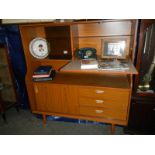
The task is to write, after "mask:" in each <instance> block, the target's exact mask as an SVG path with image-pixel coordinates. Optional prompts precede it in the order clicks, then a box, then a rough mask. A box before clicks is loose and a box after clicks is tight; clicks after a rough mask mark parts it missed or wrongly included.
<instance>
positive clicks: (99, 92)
mask: <svg viewBox="0 0 155 155" xmlns="http://www.w3.org/2000/svg"><path fill="white" fill-rule="evenodd" d="M103 93H104V91H103V90H96V94H103Z"/></svg>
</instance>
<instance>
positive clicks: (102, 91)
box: [78, 87, 129, 101]
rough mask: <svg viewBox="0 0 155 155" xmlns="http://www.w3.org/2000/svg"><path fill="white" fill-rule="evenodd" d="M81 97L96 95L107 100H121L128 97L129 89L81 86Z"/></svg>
mask: <svg viewBox="0 0 155 155" xmlns="http://www.w3.org/2000/svg"><path fill="white" fill-rule="evenodd" d="M78 91H79V96H80V97H95V98H103V99H106V100H109V101H110V100H117V101H120V100H122V99H123V98H124V97H125V98H128V96H129V90H128V89H127V90H124V89H119V88H105V87H79V89H78Z"/></svg>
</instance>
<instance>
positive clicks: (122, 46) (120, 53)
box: [101, 37, 130, 59]
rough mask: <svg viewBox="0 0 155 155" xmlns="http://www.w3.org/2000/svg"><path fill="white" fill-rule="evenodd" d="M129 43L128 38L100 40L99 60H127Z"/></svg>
mask: <svg viewBox="0 0 155 155" xmlns="http://www.w3.org/2000/svg"><path fill="white" fill-rule="evenodd" d="M129 43H130V41H129V38H128V37H111V38H104V39H101V58H117V59H127V57H128V56H129Z"/></svg>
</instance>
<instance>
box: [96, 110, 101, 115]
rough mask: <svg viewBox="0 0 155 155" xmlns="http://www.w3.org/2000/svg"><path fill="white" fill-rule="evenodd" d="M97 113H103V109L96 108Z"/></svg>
mask: <svg viewBox="0 0 155 155" xmlns="http://www.w3.org/2000/svg"><path fill="white" fill-rule="evenodd" d="M95 112H96V113H98V114H101V113H103V110H95Z"/></svg>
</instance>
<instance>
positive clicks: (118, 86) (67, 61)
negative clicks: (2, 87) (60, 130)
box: [20, 20, 138, 132]
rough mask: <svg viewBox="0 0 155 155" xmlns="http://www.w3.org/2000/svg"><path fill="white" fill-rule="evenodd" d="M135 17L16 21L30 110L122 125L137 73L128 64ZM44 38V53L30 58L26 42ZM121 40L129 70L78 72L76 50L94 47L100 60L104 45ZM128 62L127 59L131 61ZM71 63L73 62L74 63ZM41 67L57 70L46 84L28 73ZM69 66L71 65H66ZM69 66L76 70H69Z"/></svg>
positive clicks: (131, 48) (126, 121)
mask: <svg viewBox="0 0 155 155" xmlns="http://www.w3.org/2000/svg"><path fill="white" fill-rule="evenodd" d="M137 23H138V21H137V20H95V21H84V22H64V23H58V22H52V23H38V24H37V23H34V24H23V25H20V32H21V37H22V42H23V47H24V53H25V57H26V63H27V74H26V84H27V91H28V96H29V102H30V106H31V110H32V112H33V113H37V114H42V115H43V118H44V122H45V121H46V115H56V116H64V117H71V118H78V119H87V120H94V121H100V122H106V123H111V124H112V132H114V125H115V124H119V125H127V123H128V114H129V109H130V98H131V92H132V75H133V74H137V71H136V70H135V68H134V66H133V65H132V62H133V60H134V53H135V46H136V39H135V38H136V32H137V25H138V24H137ZM37 37H41V38H45V39H46V40H47V42H48V49H49V55H48V57H46V58H45V59H41V60H40V59H36V58H34V57H33V56H32V55H31V54H30V51H29V44H30V42H31V41H32V40H33V39H35V38H37ZM107 41H111V42H115V41H125V45H126V47H125V52H126V59H127V60H129V63H130V65H129V66H130V69H129V71H126V72H122V71H117V72H115V71H109V72H108V71H101V72H100V74H98V71H97V70H91V71H90V70H89V71H88V70H85V71H82V70H80V68H79V67H78V65H75V64H76V62H78V59H77V53H76V51H77V49H80V48H85V47H89V48H95V49H96V55H97V59H101V56H102V52H103V51H102V49H103V43H105V42H107ZM130 60H131V61H130ZM73 64H74V65H73ZM41 65H52V66H53V68H54V69H55V70H56V71H57V74H56V77H55V78H54V80H53V81H50V82H33V81H32V74H33V72H34V70H35V69H36V68H37V67H38V66H41ZM68 65H70V67H71V68H70V69H68ZM72 67H73V68H74V67H75V68H76V69H75V70H74V69H73V70H74V71H73V70H72Z"/></svg>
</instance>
